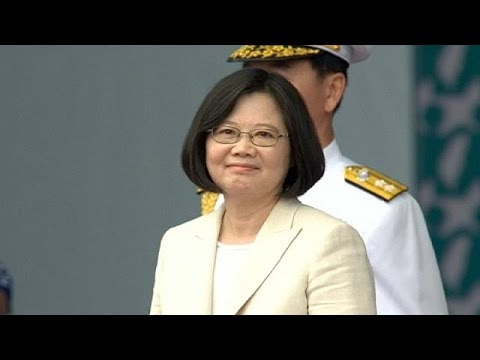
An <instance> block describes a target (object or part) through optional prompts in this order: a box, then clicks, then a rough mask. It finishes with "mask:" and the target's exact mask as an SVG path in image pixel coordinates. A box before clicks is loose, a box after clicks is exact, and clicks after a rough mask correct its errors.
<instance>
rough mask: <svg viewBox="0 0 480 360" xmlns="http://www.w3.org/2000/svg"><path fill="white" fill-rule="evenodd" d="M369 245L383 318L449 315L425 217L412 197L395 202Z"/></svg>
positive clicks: (369, 240) (380, 220)
mask: <svg viewBox="0 0 480 360" xmlns="http://www.w3.org/2000/svg"><path fill="white" fill-rule="evenodd" d="M391 205H392V206H389V209H388V211H386V212H385V213H384V214H383V216H382V218H381V219H379V223H378V226H377V227H376V228H375V229H373V230H372V231H371V232H370V234H368V235H367V236H368V237H369V239H368V241H366V244H367V248H368V254H369V258H370V262H371V264H372V267H373V270H374V274H375V287H376V291H377V292H376V296H377V311H378V313H379V314H440V315H447V314H448V309H447V303H446V299H445V292H444V289H443V284H442V280H441V277H440V271H439V268H438V263H437V259H436V256H435V252H434V249H433V246H432V241H431V239H430V235H429V233H428V230H427V226H426V224H425V219H424V216H423V213H422V211H421V209H420V207H419V205H418V203H417V202H416V200H415V199H414V198H413V197H412V196H410V195H409V194H404V195H402V196H400V197H399V198H397V199H394V200H393V201H392V203H391Z"/></svg>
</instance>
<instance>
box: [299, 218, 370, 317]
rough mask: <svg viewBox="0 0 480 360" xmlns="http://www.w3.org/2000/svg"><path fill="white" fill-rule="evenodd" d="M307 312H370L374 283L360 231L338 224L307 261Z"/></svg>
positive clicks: (354, 313) (367, 313)
mask: <svg viewBox="0 0 480 360" xmlns="http://www.w3.org/2000/svg"><path fill="white" fill-rule="evenodd" d="M307 298H308V313H309V314H312V315H321V314H345V315H356V314H364V315H374V314H376V306H375V286H374V280H373V273H372V269H371V267H370V263H369V261H368V257H367V253H366V249H365V245H364V242H363V240H362V239H361V237H360V235H359V234H358V233H357V232H356V231H355V230H354V229H353V228H352V227H351V226H349V225H347V224H340V225H338V226H337V227H335V229H334V230H333V231H332V232H331V233H330V234H329V235H328V237H327V239H326V240H325V241H324V242H323V244H322V248H321V250H320V251H319V252H317V254H315V256H314V258H313V259H312V261H311V267H310V272H309V280H308V288H307Z"/></svg>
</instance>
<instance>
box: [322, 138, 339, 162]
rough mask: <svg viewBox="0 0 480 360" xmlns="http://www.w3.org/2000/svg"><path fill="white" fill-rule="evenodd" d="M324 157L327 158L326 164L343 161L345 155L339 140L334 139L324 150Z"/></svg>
mask: <svg viewBox="0 0 480 360" xmlns="http://www.w3.org/2000/svg"><path fill="white" fill-rule="evenodd" d="M323 155H324V156H325V163H326V164H329V163H330V164H331V163H335V162H338V161H340V160H341V158H342V157H343V155H342V152H341V151H340V148H339V147H338V144H337V140H335V139H333V140H332V142H331V143H330V144H328V145H327V146H326V147H325V148H324V149H323Z"/></svg>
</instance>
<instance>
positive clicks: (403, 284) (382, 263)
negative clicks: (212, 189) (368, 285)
mask: <svg viewBox="0 0 480 360" xmlns="http://www.w3.org/2000/svg"><path fill="white" fill-rule="evenodd" d="M323 151H324V154H325V162H326V169H325V174H324V176H323V177H322V179H320V180H319V181H318V182H317V183H316V184H315V185H314V186H313V187H312V188H311V189H310V190H309V191H307V192H306V193H305V194H304V195H302V196H300V197H299V199H300V201H301V202H302V203H304V204H307V205H310V206H312V207H315V208H317V209H320V210H323V211H325V212H327V213H329V214H331V215H333V216H335V217H337V218H339V219H342V220H344V221H345V222H347V223H349V224H350V225H352V226H353V227H354V228H356V229H357V231H358V232H359V233H360V235H361V236H362V238H363V240H364V242H365V245H366V248H367V253H368V257H369V259H370V263H371V265H372V268H373V272H374V276H375V291H376V302H377V313H378V314H379V315H393V314H398V315H402V314H444V315H446V314H448V310H447V303H446V299H445V292H444V289H443V284H442V280H441V277H440V272H439V269H438V264H437V260H436V256H435V252H434V250H433V246H432V241H431V239H430V235H429V233H428V230H427V227H426V224H425V219H424V216H423V213H422V211H421V209H420V207H419V205H418V203H417V201H416V200H415V199H414V198H413V197H412V196H411V195H410V194H409V193H407V192H405V193H402V194H400V195H398V196H397V197H396V198H394V199H393V200H391V201H390V202H385V201H383V200H381V199H379V198H377V197H376V196H374V195H373V194H371V193H368V192H367V191H365V190H362V189H359V188H357V187H356V186H353V185H351V184H349V183H347V182H346V181H345V177H344V176H345V175H344V174H345V167H346V166H348V165H358V164H357V163H355V162H354V161H352V160H350V159H348V158H346V157H345V156H343V155H342V153H341V152H340V149H339V147H338V145H337V143H336V141H335V140H334V141H333V142H332V143H331V144H330V145H328V146H327V147H326V148H325V149H323ZM222 202H223V197H222V196H221V197H220V199H219V201H217V204H216V207H218V206H219V205H220V204H221V203H222Z"/></svg>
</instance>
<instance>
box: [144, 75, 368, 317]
mask: <svg viewBox="0 0 480 360" xmlns="http://www.w3.org/2000/svg"><path fill="white" fill-rule="evenodd" d="M318 154H322V155H321V156H319V155H318ZM182 165H183V169H184V171H185V173H186V174H187V176H188V177H189V178H190V180H192V182H193V183H194V184H196V185H197V186H199V187H201V188H202V189H205V190H207V191H213V192H221V193H222V194H223V195H224V199H225V201H224V204H223V205H222V206H221V207H220V208H219V209H218V210H217V211H215V212H213V213H210V214H208V215H205V216H202V217H199V218H197V219H194V220H192V221H189V222H186V223H184V224H181V225H179V226H176V227H174V228H171V229H169V230H168V231H167V232H166V233H165V235H164V237H163V239H162V242H161V246H160V252H159V257H158V264H157V269H156V274H155V285H154V289H153V298H152V304H151V309H150V313H151V314H375V313H376V307H375V291H374V283H373V275H372V270H371V267H370V264H369V261H368V258H367V255H366V251H365V246H364V244H363V241H362V239H361V238H360V236H359V235H358V233H357V232H356V231H355V230H354V229H353V228H352V227H350V226H349V225H347V224H346V223H344V222H342V221H340V220H338V219H336V218H333V217H331V216H329V215H327V214H325V213H323V212H321V211H319V210H315V209H313V208H310V207H308V206H305V205H302V204H301V203H300V202H299V201H298V200H297V197H298V196H300V195H302V194H303V193H305V192H306V191H307V190H308V189H309V188H310V187H311V186H312V185H313V184H315V182H316V181H317V180H319V179H320V178H321V177H322V175H323V172H324V169H325V161H324V158H323V153H322V149H321V146H320V144H319V142H318V140H317V137H316V134H315V131H314V128H313V125H312V121H311V119H310V117H309V114H308V111H307V109H306V107H305V104H304V102H303V100H302V98H301V96H300V95H299V93H298V92H297V90H296V89H295V88H294V87H293V85H291V84H290V83H289V82H288V81H287V80H285V79H284V78H283V77H281V76H280V75H277V74H269V73H267V72H265V71H263V70H259V69H242V70H239V71H237V72H235V73H233V74H231V75H229V76H227V77H225V78H224V79H222V80H221V81H220V82H219V83H218V84H217V85H216V86H215V87H214V88H213V89H212V90H211V91H210V93H209V94H208V95H207V97H206V98H205V100H204V101H203V103H202V105H201V106H200V108H199V110H198V112H197V114H196V115H195V118H194V120H193V122H192V125H191V127H190V130H189V132H188V134H187V137H186V140H185V144H184V147H183V151H182Z"/></svg>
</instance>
